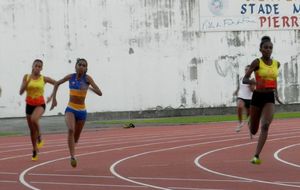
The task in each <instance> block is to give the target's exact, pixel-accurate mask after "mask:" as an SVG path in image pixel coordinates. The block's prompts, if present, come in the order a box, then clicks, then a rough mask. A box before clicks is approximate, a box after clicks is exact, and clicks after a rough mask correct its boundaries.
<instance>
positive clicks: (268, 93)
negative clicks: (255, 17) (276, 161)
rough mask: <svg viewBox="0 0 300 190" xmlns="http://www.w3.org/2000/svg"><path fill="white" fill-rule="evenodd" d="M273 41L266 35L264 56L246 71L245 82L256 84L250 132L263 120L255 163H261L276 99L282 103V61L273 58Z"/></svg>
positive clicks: (256, 129) (263, 49) (262, 45)
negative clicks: (280, 93) (280, 96)
mask: <svg viewBox="0 0 300 190" xmlns="http://www.w3.org/2000/svg"><path fill="white" fill-rule="evenodd" d="M272 51H273V43H272V42H271V38H270V37H269V36H264V37H262V39H261V43H260V52H261V54H262V57H261V58H259V59H255V60H254V61H253V62H252V63H251V65H250V68H249V70H248V71H247V72H246V74H245V76H244V78H243V83H244V84H255V85H256V88H255V90H254V92H253V95H252V99H251V106H250V110H251V111H250V126H249V127H250V132H251V134H252V135H255V134H256V133H257V131H258V128H259V124H260V122H261V133H260V135H259V138H258V143H257V147H256V151H255V154H254V157H253V158H252V160H251V163H253V164H260V163H261V160H260V158H259V155H260V153H261V151H262V149H263V147H264V145H265V143H266V140H267V137H268V131H269V127H270V125H271V123H272V120H273V115H274V111H275V105H274V104H275V99H276V100H277V101H278V102H279V103H280V104H282V102H281V101H280V100H279V98H278V93H277V77H278V68H279V66H280V63H279V62H278V61H276V60H274V59H273V58H271V54H272ZM252 72H255V80H256V81H253V80H250V76H251V74H252Z"/></svg>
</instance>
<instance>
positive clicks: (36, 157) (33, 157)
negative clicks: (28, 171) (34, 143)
mask: <svg viewBox="0 0 300 190" xmlns="http://www.w3.org/2000/svg"><path fill="white" fill-rule="evenodd" d="M38 159H39V157H38V155H37V151H36V150H34V151H32V157H31V160H32V161H38Z"/></svg>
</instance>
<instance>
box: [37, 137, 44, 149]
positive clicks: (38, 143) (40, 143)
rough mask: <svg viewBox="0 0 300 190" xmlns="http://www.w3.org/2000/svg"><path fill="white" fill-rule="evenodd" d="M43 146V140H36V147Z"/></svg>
mask: <svg viewBox="0 0 300 190" xmlns="http://www.w3.org/2000/svg"><path fill="white" fill-rule="evenodd" d="M43 146H44V140H42V139H40V140H38V142H37V147H38V148H42V147H43Z"/></svg>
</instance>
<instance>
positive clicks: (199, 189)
mask: <svg viewBox="0 0 300 190" xmlns="http://www.w3.org/2000/svg"><path fill="white" fill-rule="evenodd" d="M169 188H170V189H174V190H176V189H178V190H223V189H207V188H187V187H169Z"/></svg>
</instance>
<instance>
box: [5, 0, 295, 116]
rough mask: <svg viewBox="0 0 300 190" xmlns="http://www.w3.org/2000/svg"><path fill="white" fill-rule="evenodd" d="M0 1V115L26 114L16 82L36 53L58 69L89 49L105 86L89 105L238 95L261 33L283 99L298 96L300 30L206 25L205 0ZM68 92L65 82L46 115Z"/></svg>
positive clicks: (47, 68)
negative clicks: (267, 40) (277, 66)
mask: <svg viewBox="0 0 300 190" xmlns="http://www.w3.org/2000/svg"><path fill="white" fill-rule="evenodd" d="M0 10H1V11H0V42H1V43H0V66H1V71H0V72H1V74H0V87H1V89H2V93H1V97H0V117H15V116H24V109H25V101H24V100H25V96H24V95H23V96H19V94H18V91H19V87H20V85H21V80H22V77H23V75H24V74H26V73H30V71H31V65H32V61H33V60H34V59H36V58H40V59H42V60H43V61H44V70H43V71H42V73H43V74H44V75H46V76H50V77H52V78H54V79H60V78H62V77H63V76H65V75H66V74H69V73H71V72H73V71H74V66H75V60H76V58H78V57H82V58H86V59H87V61H88V63H89V70H88V73H89V74H90V75H91V76H92V77H93V78H94V80H95V82H96V83H97V84H98V85H99V86H100V88H101V89H102V91H103V97H98V96H96V95H95V94H93V93H89V94H88V97H87V100H86V104H87V108H88V111H89V112H102V111H127V110H147V109H154V108H156V107H158V106H159V107H162V108H165V107H168V106H171V107H173V108H179V107H186V108H193V107H208V106H223V105H225V106H230V105H234V104H235V103H234V102H233V101H232V100H233V98H232V93H233V91H234V90H235V88H236V77H237V76H236V75H237V74H238V73H240V74H242V73H243V69H244V66H245V65H247V64H250V63H251V61H252V60H253V59H254V58H256V57H258V56H260V53H259V48H258V47H259V42H260V38H261V37H262V36H263V35H269V36H271V38H272V40H273V42H274V53H273V56H274V58H276V59H278V60H279V61H280V62H281V64H282V67H281V72H280V77H279V88H280V94H281V96H282V98H283V100H285V101H286V102H289V103H294V102H299V79H300V78H299V74H298V73H299V67H298V62H299V39H300V32H298V31H296V30H287V31H284V30H281V31H243V32H241V31H240V32H200V31H199V28H200V26H199V23H200V21H199V20H200V18H199V10H200V0H181V1H179V0H14V1H11V0H1V1H0ZM130 48H131V49H130ZM130 50H132V51H130ZM51 90H52V86H50V85H48V86H47V87H46V96H47V95H49V94H50V92H51ZM67 101H68V85H67V83H65V84H64V85H63V86H61V87H60V89H59V92H58V107H57V108H56V109H55V110H53V111H48V110H47V111H46V115H56V114H58V113H59V112H61V113H63V112H64V109H65V106H66V104H67ZM49 107H50V106H48V108H49Z"/></svg>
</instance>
